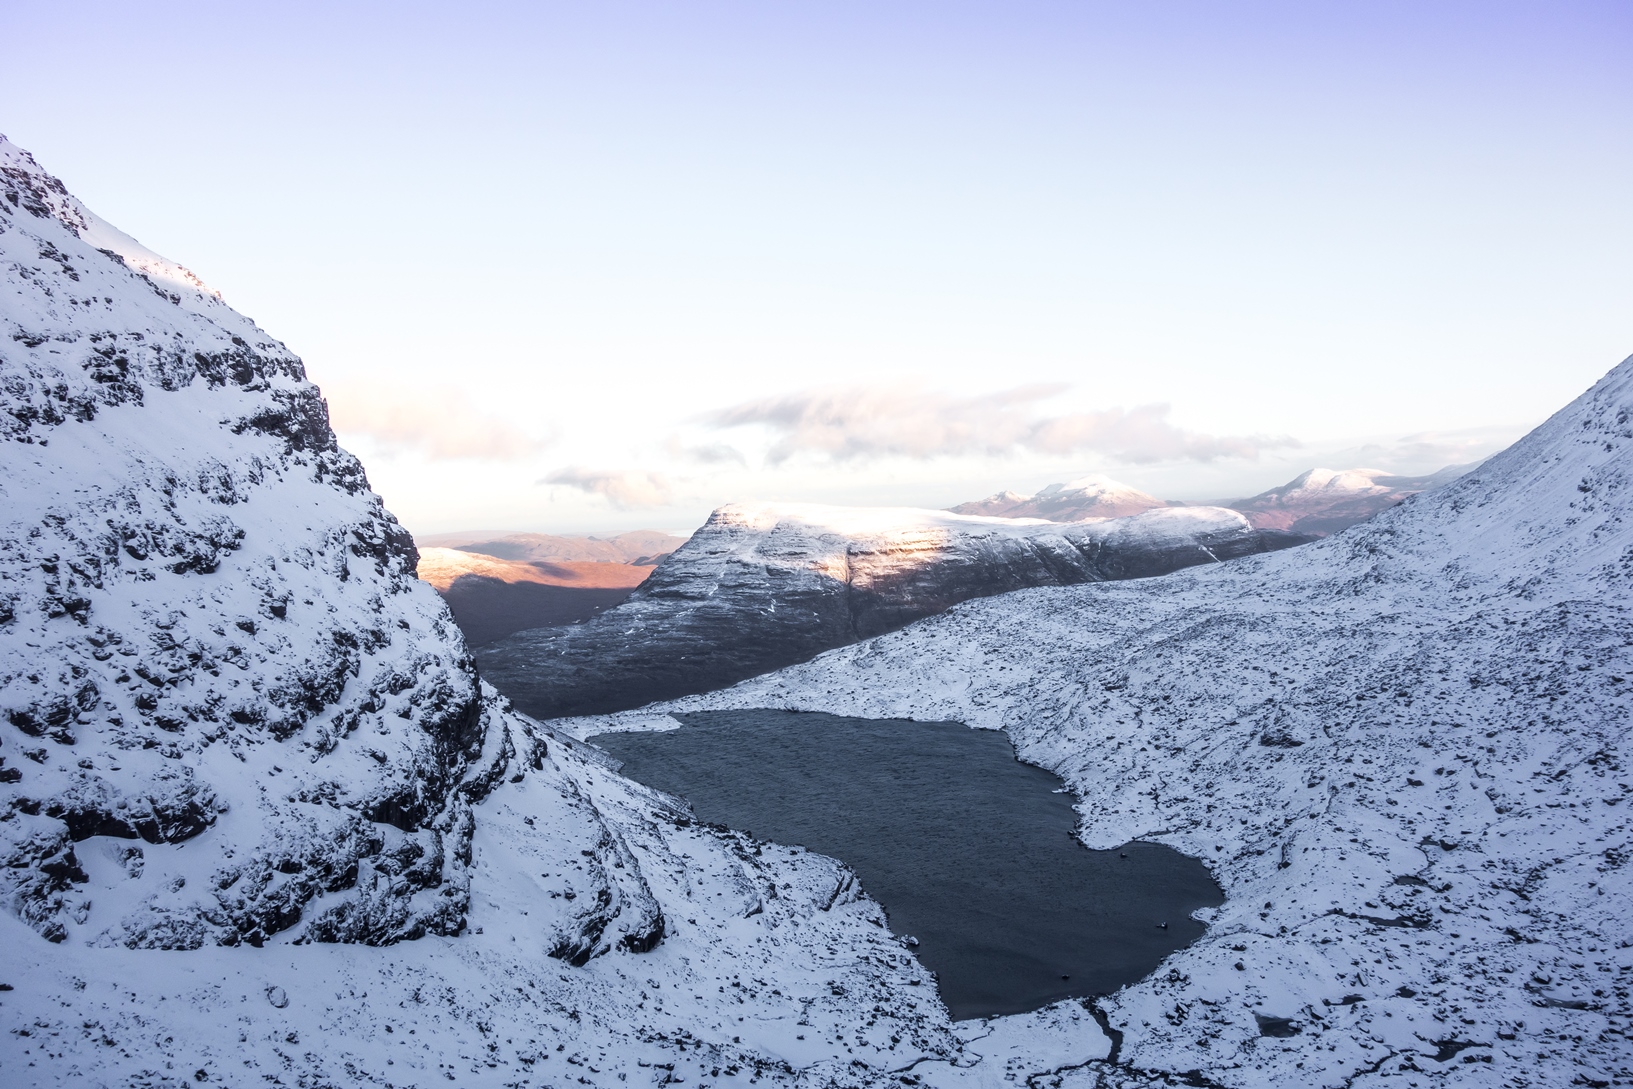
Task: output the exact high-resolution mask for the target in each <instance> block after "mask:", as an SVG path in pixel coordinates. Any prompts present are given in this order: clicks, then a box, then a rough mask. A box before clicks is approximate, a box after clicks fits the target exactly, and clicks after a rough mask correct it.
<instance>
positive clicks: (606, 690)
mask: <svg viewBox="0 0 1633 1089" xmlns="http://www.w3.org/2000/svg"><path fill="white" fill-rule="evenodd" d="M1303 540H1305V538H1303V537H1293V536H1288V535H1285V534H1278V533H1275V532H1265V531H1259V530H1255V529H1254V528H1253V527H1252V526H1250V525H1249V524H1248V522H1247V519H1246V518H1244V517H1243V516H1242V515H1240V514H1238V513H1236V512H1235V511H1230V510H1223V509H1221V508H1217V507H1184V508H1178V507H1166V508H1163V509H1160V510H1148V511H1144V512H1142V513H1140V514H1136V515H1132V516H1129V517H1124V518H1113V519H1099V520H1096V521H1091V522H1075V523H1070V524H1061V523H1055V522H1048V521H1043V520H1041V519H1013V518H995V517H982V516H976V515H966V514H953V513H950V512H947V511H937V510H921V509H916V508H905V507H828V506H818V505H814V504H800V503H776V504H734V505H731V506H726V507H721V508H720V509H719V510H717V511H715V512H714V513H713V514H711V515H710V516H709V520H708V522H706V523H705V524H704V525H703V527H702V528H701V529H699V530H698V531H697V532H696V533H694V534H693V535H692V537H691V539H690V540H688V541H687V542H686V543H685V544H684V545H682V546H681V547H680V548H679V549H677V550H675V551H674V552H673V553H671V554H670V555H669V556H667V557H666V558H665V559H664V560H663V562H662V563H661V564H659V566H658V568H657V570H655V571H654V572H653V573H652V575H651V577H650V578H648V579H647V580H646V581H645V582H644V583H642V584H641V586H640V587H639V588H638V589H636V590H635V592H634V593H633V594H631V595H630V597H629V599H628V600H627V601H625V602H624V603H623V604H621V605H619V606H618V607H617V608H614V609H609V610H607V611H606V612H604V613H602V614H601V615H599V616H596V617H594V618H593V619H591V620H589V621H586V622H585V623H583V624H575V625H572V626H562V627H551V628H536V629H532V630H529V631H521V632H517V633H515V634H513V635H509V636H507V637H505V638H504V639H501V640H498V641H496V642H494V643H490V644H488V645H487V646H484V647H481V648H479V649H478V650H477V651H476V652H475V653H476V654H477V656H478V659H479V660H480V662H481V665H482V670H483V673H484V675H486V676H487V677H488V678H489V679H490V680H492V681H493V683H494V684H495V685H496V686H497V687H498V688H499V689H500V690H501V691H503V692H504V693H505V694H506V695H508V696H509V697H510V698H512V699H513V700H515V701H516V702H517V705H518V706H519V707H520V708H521V709H522V710H524V711H526V712H527V713H529V714H533V715H537V716H539V717H541V718H555V717H561V716H564V715H575V714H587V713H598V712H608V711H619V710H627V709H630V708H634V707H638V706H640V705H641V704H643V703H648V702H651V701H653V700H657V699H668V698H673V697H676V696H680V695H685V694H689V693H694V692H701V691H708V690H710V689H713V688H721V687H724V686H725V685H728V684H732V683H735V682H737V681H739V680H742V679H743V678H745V677H751V676H754V675H755V674H758V673H764V672H767V671H769V670H772V669H777V668H780V667H782V666H785V665H789V664H791V663H794V662H800V661H804V660H806V659H808V658H811V657H812V656H814V655H816V654H818V653H820V652H821V651H824V650H827V649H829V648H831V647H836V646H842V645H844V644H846V643H852V642H855V641H856V640H858V639H864V638H867V637H869V636H872V635H878V634H880V633H881V632H886V631H890V630H893V629H895V628H899V627H901V626H903V625H904V624H908V623H911V622H912V621H914V620H918V619H920V618H921V617H925V616H929V615H932V614H934V613H937V612H940V611H941V610H943V609H946V608H948V607H950V606H951V605H953V604H955V603H957V602H960V601H967V600H969V599H970V598H973V597H982V596H986V595H990V594H999V593H1005V592H1007V591H1011V590H1017V589H1021V588H1024V587H1031V586H1060V585H1067V584H1071V583H1078V582H1094V581H1099V580H1103V579H1123V578H1141V577H1145V576H1150V575H1160V574H1166V573H1167V572H1169V571H1174V570H1177V569H1178V568H1181V567H1187V566H1190V565H1193V564H1198V563H1216V562H1219V561H1221V560H1226V559H1230V558H1232V557H1236V556H1243V555H1248V554H1251V553H1255V552H1262V551H1265V550H1267V549H1272V548H1279V547H1285V546H1286V545H1289V544H1296V543H1300V542H1301V541H1303Z"/></svg>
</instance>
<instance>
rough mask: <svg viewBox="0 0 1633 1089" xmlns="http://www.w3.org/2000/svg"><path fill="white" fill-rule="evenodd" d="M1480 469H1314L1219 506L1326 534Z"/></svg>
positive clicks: (1265, 522) (1275, 525) (1267, 525)
mask: <svg viewBox="0 0 1633 1089" xmlns="http://www.w3.org/2000/svg"><path fill="white" fill-rule="evenodd" d="M1474 467H1475V465H1474V464H1469V465H1448V466H1447V467H1446V468H1444V469H1442V470H1440V471H1439V472H1438V473H1433V474H1431V475H1429V476H1394V475H1391V474H1389V473H1386V472H1384V471H1382V470H1381V469H1343V470H1337V471H1335V470H1332V469H1311V470H1310V471H1309V472H1307V473H1301V474H1300V475H1298V476H1296V477H1294V478H1293V479H1292V480H1290V481H1288V482H1287V483H1286V484H1283V485H1282V486H1281V487H1279V488H1271V489H1270V490H1269V491H1267V492H1260V493H1259V494H1258V495H1255V496H1251V497H1249V498H1247V499H1227V500H1224V501H1222V502H1221V503H1220V504H1219V505H1220V506H1223V507H1230V508H1231V509H1232V510H1239V511H1241V512H1242V513H1243V514H1245V515H1247V519H1248V521H1250V522H1252V523H1253V524H1254V525H1255V526H1258V527H1260V528H1261V529H1285V530H1291V531H1292V532H1294V533H1310V534H1315V535H1318V536H1322V537H1324V536H1326V535H1327V534H1329V533H1337V532H1338V531H1339V530H1341V529H1348V528H1349V527H1350V526H1353V525H1355V524H1356V523H1357V522H1364V521H1366V520H1367V519H1368V518H1371V517H1372V516H1373V515H1375V514H1377V513H1378V512H1379V511H1383V510H1388V509H1389V508H1390V507H1393V506H1394V505H1395V504H1397V503H1399V502H1400V501H1401V500H1403V499H1406V498H1407V497H1409V496H1413V495H1416V494H1418V493H1419V492H1424V491H1428V490H1429V489H1431V488H1437V487H1439V486H1440V485H1442V484H1447V483H1450V482H1451V481H1453V480H1456V479H1457V478H1458V477H1460V476H1462V475H1463V474H1464V473H1466V472H1468V471H1469V470H1470V469H1473V468H1474Z"/></svg>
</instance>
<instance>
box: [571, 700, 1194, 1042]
mask: <svg viewBox="0 0 1633 1089" xmlns="http://www.w3.org/2000/svg"><path fill="white" fill-rule="evenodd" d="M675 717H676V718H678V719H680V720H681V721H682V722H683V723H684V725H683V726H682V728H681V729H679V730H672V731H669V732H666V733H613V734H602V735H600V736H598V737H596V738H594V743H595V744H596V745H599V746H600V747H601V748H603V749H605V750H606V751H607V752H609V753H611V754H612V755H613V756H615V757H616V758H618V759H619V760H622V761H623V762H624V766H623V772H624V774H626V775H629V776H631V777H632V778H634V779H636V780H638V781H640V782H643V783H646V784H647V785H649V786H653V787H657V788H658V789H659V790H664V791H667V792H669V793H671V794H678V795H681V796H682V797H684V798H686V799H687V800H688V801H689V802H691V804H692V808H693V810H694V811H695V812H696V814H697V816H698V818H699V819H700V820H704V821H708V822H711V823H715V824H724V825H727V826H729V827H732V828H736V829H739V830H741V831H746V832H751V833H753V834H754V835H755V836H756V837H758V838H760V839H763V840H771V841H774V842H777V843H785V844H799V845H802V846H804V847H807V848H809V849H810V850H813V851H817V852H820V853H822V854H825V855H830V856H832V857H834V858H837V859H840V860H841V861H843V862H845V863H846V864H848V865H849V866H850V867H851V868H852V869H853V870H855V871H856V873H857V875H858V877H860V878H861V882H862V887H863V889H864V890H866V892H867V893H868V894H869V895H870V896H872V897H873V898H874V899H875V900H877V901H879V902H880V903H881V904H883V905H884V908H885V910H886V912H887V913H888V914H889V917H890V928H891V930H892V931H893V932H895V933H896V934H899V935H902V936H907V935H912V936H914V937H916V938H918V940H919V943H920V944H919V946H918V947H917V949H916V950H915V952H916V953H917V955H918V958H919V960H920V961H921V962H922V963H923V964H924V965H925V966H926V967H927V968H929V969H930V970H931V971H933V972H935V973H936V977H937V984H938V987H939V989H940V992H941V998H942V1001H944V1002H945V1003H946V1004H947V1008H948V1010H950V1011H951V1013H952V1016H953V1017H954V1019H956V1020H964V1019H968V1018H974V1017H990V1016H994V1015H998V1014H1009V1013H1023V1012H1025V1011H1027V1010H1034V1009H1037V1008H1039V1007H1041V1006H1046V1005H1048V1004H1049V1003H1051V1002H1057V1001H1060V1000H1061V999H1065V998H1075V997H1084V996H1089V995H1097V994H1107V993H1110V992H1112V991H1115V990H1116V989H1117V988H1119V987H1121V986H1123V985H1125V984H1128V983H1133V982H1134V981H1136V980H1138V979H1140V978H1142V977H1144V976H1146V975H1148V974H1150V973H1151V972H1152V971H1153V970H1154V969H1155V968H1156V967H1157V965H1158V964H1159V963H1161V961H1162V959H1163V958H1164V957H1166V956H1167V955H1168V954H1169V953H1171V952H1173V951H1174V950H1176V949H1180V948H1183V947H1184V946H1186V945H1189V944H1190V943H1191V942H1193V941H1195V940H1196V939H1197V938H1198V937H1200V936H1201V934H1202V931H1203V927H1202V924H1200V923H1198V922H1196V921H1194V920H1193V919H1191V917H1190V914H1191V912H1192V911H1194V910H1196V909H1197V908H1199V907H1204V906H1210V905H1214V904H1218V903H1221V902H1222V900H1223V897H1222V895H1221V893H1220V890H1219V887H1218V886H1217V885H1216V884H1215V883H1214V881H1213V879H1212V877H1211V876H1210V875H1209V874H1208V871H1207V868H1206V867H1204V866H1203V865H1202V863H1201V862H1199V861H1197V860H1196V859H1194V858H1189V857H1187V856H1185V855H1183V854H1180V853H1179V852H1178V851H1175V850H1173V849H1171V848H1169V847H1164V846H1161V845H1158V844H1153V843H1130V844H1127V845H1125V846H1123V847H1121V848H1119V849H1118V850H1113V851H1090V850H1088V849H1087V848H1085V847H1084V846H1083V845H1082V844H1081V843H1080V842H1079V841H1078V840H1077V838H1076V836H1075V835H1074V834H1073V833H1074V829H1075V828H1076V825H1077V814H1076V812H1075V811H1074V810H1073V808H1072V796H1071V795H1070V794H1067V793H1064V792H1061V791H1062V785H1063V784H1062V783H1061V781H1060V779H1059V778H1057V777H1056V776H1055V775H1053V774H1051V773H1050V772H1047V771H1044V770H1043V769H1042V768H1037V767H1033V766H1032V765H1030V764H1023V763H1021V762H1020V761H1019V760H1017V759H1016V758H1015V750H1014V749H1013V748H1012V747H1011V746H1010V743H1009V739H1008V738H1007V737H1006V736H1005V735H1004V734H1002V733H999V732H997V731H995V730H973V729H970V728H969V727H967V726H963V725H960V724H958V723H952V722H910V721H905V720H901V719H858V718H844V717H840V716H837V715H827V714H820V713H816V712H796V711H710V712H704V713H698V714H685V715H677V716H675ZM1164 923H1166V924H1167V926H1166V928H1165V927H1164V926H1163V925H1162V924H1164Z"/></svg>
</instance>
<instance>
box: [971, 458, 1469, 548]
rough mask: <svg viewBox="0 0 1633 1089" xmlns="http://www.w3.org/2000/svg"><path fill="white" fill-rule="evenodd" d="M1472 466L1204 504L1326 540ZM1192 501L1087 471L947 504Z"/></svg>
mask: <svg viewBox="0 0 1633 1089" xmlns="http://www.w3.org/2000/svg"><path fill="white" fill-rule="evenodd" d="M1477 464H1478V462H1471V463H1470V464H1467V465H1449V466H1447V467H1446V468H1444V469H1441V470H1440V471H1439V472H1437V473H1433V474H1431V475H1429V476H1397V475H1394V474H1391V473H1387V472H1384V471H1383V470H1382V469H1341V470H1333V469H1311V470H1309V471H1308V472H1306V473H1301V474H1300V475H1298V476H1296V477H1294V478H1293V479H1292V480H1290V481H1288V482H1287V483H1286V484H1283V485H1281V486H1280V487H1278V488H1271V489H1270V490H1269V491H1265V492H1260V493H1259V494H1258V495H1254V496H1249V497H1247V498H1244V499H1221V500H1218V501H1217V502H1213V503H1208V504H1206V505H1207V506H1217V507H1227V508H1229V509H1231V510H1236V511H1241V512H1242V513H1243V514H1245V515H1247V519H1248V521H1249V522H1251V523H1252V524H1253V526H1254V527H1255V528H1258V529H1281V530H1287V531H1289V532H1292V533H1303V534H1309V535H1310V536H1314V537H1325V536H1326V535H1328V534H1329V533H1337V532H1338V531H1339V530H1341V529H1348V528H1349V527H1350V526H1353V525H1355V524H1356V523H1358V522H1364V521H1366V520H1367V519H1368V518H1371V517H1372V516H1373V515H1375V514H1377V513H1378V512H1379V511H1383V510H1388V509H1389V508H1390V507H1393V506H1394V505H1395V504H1397V503H1399V502H1400V501H1401V500H1403V499H1407V498H1409V497H1411V496H1414V495H1416V494H1418V493H1419V492H1423V491H1428V490H1429V489H1431V488H1436V487H1439V486H1440V485H1442V484H1446V483H1449V482H1450V481H1453V480H1456V479H1457V478H1458V477H1460V476H1462V475H1463V474H1464V473H1466V472H1468V471H1469V470H1470V469H1473V468H1474V467H1475V465H1477ZM1190 505H1192V504H1187V503H1182V502H1179V501H1177V500H1165V499H1158V498H1157V497H1156V496H1153V495H1148V494H1147V493H1145V492H1142V491H1140V490H1139V489H1138V488H1133V487H1130V486H1129V485H1127V484H1123V483H1121V482H1119V481H1116V480H1112V479H1111V478H1109V477H1105V476H1100V475H1090V476H1085V477H1079V478H1077V479H1076V480H1068V481H1065V482H1063V483H1060V484H1051V485H1049V486H1048V487H1047V488H1044V489H1043V490H1042V491H1040V492H1038V493H1037V494H1035V495H1021V494H1019V493H1016V492H1011V491H1003V492H999V493H997V494H996V495H989V496H988V497H987V498H985V499H978V500H975V501H973V502H969V503H960V504H959V505H958V506H956V507H952V508H950V509H951V510H952V511H953V513H955V514H979V515H986V516H988V517H995V518H1047V519H1048V520H1050V521H1052V522H1081V521H1085V520H1087V519H1091V518H1121V517H1123V516H1125V515H1129V514H1138V513H1139V512H1140V511H1143V510H1151V509H1153V508H1156V507H1176V506H1190Z"/></svg>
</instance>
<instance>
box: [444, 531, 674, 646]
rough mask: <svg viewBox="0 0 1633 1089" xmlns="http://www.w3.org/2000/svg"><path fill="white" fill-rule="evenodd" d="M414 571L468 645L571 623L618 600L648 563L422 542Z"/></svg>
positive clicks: (637, 582)
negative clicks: (515, 554) (505, 556)
mask: <svg viewBox="0 0 1633 1089" xmlns="http://www.w3.org/2000/svg"><path fill="white" fill-rule="evenodd" d="M418 573H419V576H420V578H421V579H423V580H424V581H426V582H429V583H430V584H431V585H432V586H434V587H436V589H437V592H438V593H440V594H441V595H442V597H443V600H445V601H447V602H448V608H449V609H450V610H452V612H453V614H454V620H456V621H457V622H458V623H459V627H460V630H461V631H463V632H464V633H465V639H466V641H467V642H469V643H470V644H472V645H473V646H475V645H479V644H481V643H491V642H492V641H493V640H495V639H499V638H502V637H503V636H506V635H509V634H510V633H511V632H516V631H524V630H526V629H528V628H542V627H548V626H550V625H553V624H576V623H578V622H579V621H581V620H588V619H589V618H590V617H592V616H594V615H595V614H596V613H599V612H601V611H603V610H605V609H610V608H612V607H613V606H615V605H617V604H619V603H620V602H622V601H623V600H624V599H625V598H627V597H628V596H629V592H630V591H631V590H633V589H635V587H637V586H639V585H640V584H641V583H642V582H643V581H645V579H646V577H647V576H648V575H650V574H651V573H652V565H651V564H635V563H597V562H593V561H585V560H560V561H550V560H535V561H532V562H530V563H523V562H521V561H519V560H501V559H498V558H496V557H493V556H488V555H483V554H481V553H477V552H464V551H461V550H459V549H457V548H422V549H420V562H419V569H418Z"/></svg>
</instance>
